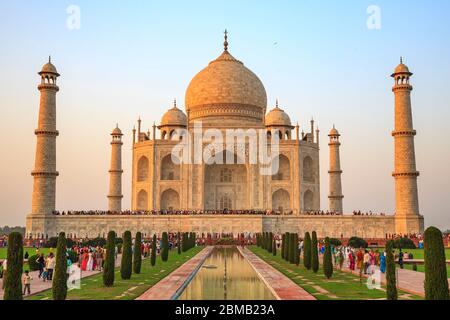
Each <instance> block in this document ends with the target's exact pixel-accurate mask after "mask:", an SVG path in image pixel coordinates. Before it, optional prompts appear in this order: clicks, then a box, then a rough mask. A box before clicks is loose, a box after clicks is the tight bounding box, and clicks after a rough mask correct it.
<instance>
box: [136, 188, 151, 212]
mask: <svg viewBox="0 0 450 320" xmlns="http://www.w3.org/2000/svg"><path fill="white" fill-rule="evenodd" d="M137 209H138V210H148V193H147V191H145V190H141V191H139V193H138V196H137Z"/></svg>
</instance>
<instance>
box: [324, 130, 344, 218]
mask: <svg viewBox="0 0 450 320" xmlns="http://www.w3.org/2000/svg"><path fill="white" fill-rule="evenodd" d="M328 136H329V137H330V142H329V143H328V146H329V147H330V170H329V171H328V174H329V177H330V181H329V182H330V195H329V196H328V199H329V203H330V205H329V207H330V211H331V212H335V213H343V211H344V210H343V205H342V199H343V198H344V196H343V195H342V181H341V175H342V170H341V159H340V155H339V147H340V146H341V142H340V141H339V137H340V136H341V135H340V134H339V132H338V131H337V130H336V128H335V127H334V126H333V129H331V131H330V134H329V135H328Z"/></svg>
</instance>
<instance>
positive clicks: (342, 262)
mask: <svg viewBox="0 0 450 320" xmlns="http://www.w3.org/2000/svg"><path fill="white" fill-rule="evenodd" d="M338 262H339V270H342V266H343V265H344V253H343V252H342V249H341V250H339V253H338Z"/></svg>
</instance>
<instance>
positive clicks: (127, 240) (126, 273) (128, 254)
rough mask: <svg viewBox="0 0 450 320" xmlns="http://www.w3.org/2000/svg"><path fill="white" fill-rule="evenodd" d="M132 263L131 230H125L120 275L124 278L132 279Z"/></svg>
mask: <svg viewBox="0 0 450 320" xmlns="http://www.w3.org/2000/svg"><path fill="white" fill-rule="evenodd" d="M132 264H133V254H132V249H131V232H130V231H125V233H124V234H123V248H122V261H121V263H120V276H121V278H122V279H123V280H129V279H131V269H132Z"/></svg>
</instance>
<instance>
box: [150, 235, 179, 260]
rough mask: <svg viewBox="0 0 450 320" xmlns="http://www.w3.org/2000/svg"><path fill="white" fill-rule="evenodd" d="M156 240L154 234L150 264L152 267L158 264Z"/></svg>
mask: <svg viewBox="0 0 450 320" xmlns="http://www.w3.org/2000/svg"><path fill="white" fill-rule="evenodd" d="M183 235H184V234H183ZM156 241H157V239H156V234H154V235H153V239H152V252H151V254H150V264H151V265H152V267H154V266H155V264H156ZM183 243H184V241H183Z"/></svg>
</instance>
